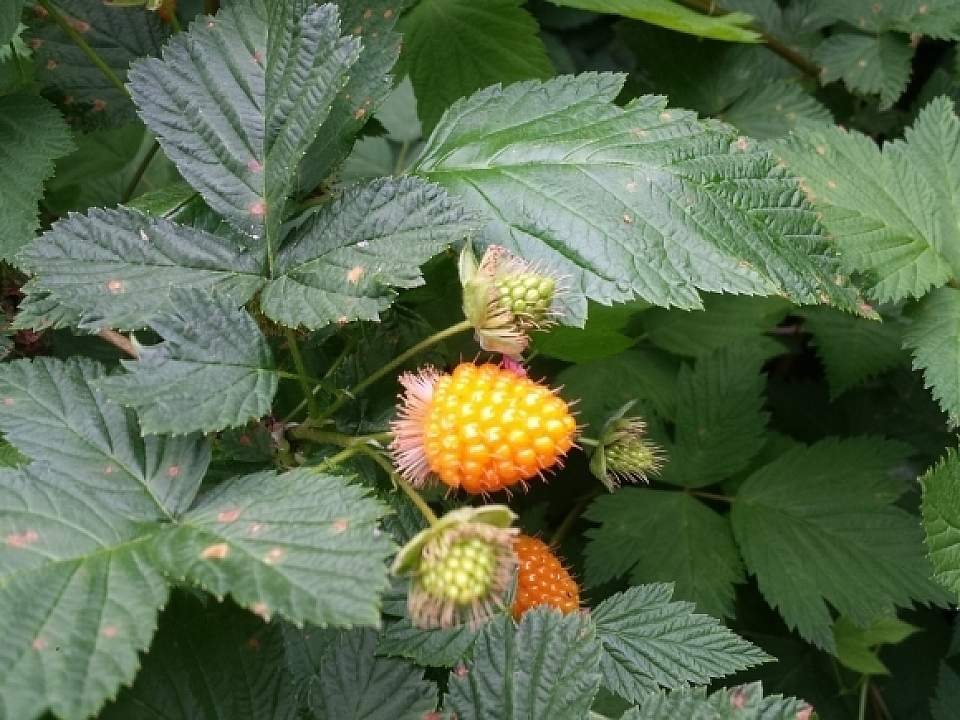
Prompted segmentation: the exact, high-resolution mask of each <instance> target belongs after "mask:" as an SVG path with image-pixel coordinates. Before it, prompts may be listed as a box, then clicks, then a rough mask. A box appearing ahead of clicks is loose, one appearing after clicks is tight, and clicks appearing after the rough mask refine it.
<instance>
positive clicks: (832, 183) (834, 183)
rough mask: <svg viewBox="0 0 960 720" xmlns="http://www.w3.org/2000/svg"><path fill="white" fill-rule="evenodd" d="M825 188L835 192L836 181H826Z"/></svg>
mask: <svg viewBox="0 0 960 720" xmlns="http://www.w3.org/2000/svg"><path fill="white" fill-rule="evenodd" d="M827 187H828V188H830V189H831V190H836V189H837V181H836V180H827Z"/></svg>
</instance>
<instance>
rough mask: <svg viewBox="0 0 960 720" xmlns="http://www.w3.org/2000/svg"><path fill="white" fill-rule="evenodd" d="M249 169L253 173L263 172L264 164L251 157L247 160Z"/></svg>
mask: <svg viewBox="0 0 960 720" xmlns="http://www.w3.org/2000/svg"><path fill="white" fill-rule="evenodd" d="M247 170H249V171H250V172H252V173H258V172H263V165H262V164H261V162H260V161H259V160H257V159H256V158H250V159H249V160H247Z"/></svg>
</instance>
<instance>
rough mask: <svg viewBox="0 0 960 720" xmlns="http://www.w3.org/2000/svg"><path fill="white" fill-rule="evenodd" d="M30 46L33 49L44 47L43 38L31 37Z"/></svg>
mask: <svg viewBox="0 0 960 720" xmlns="http://www.w3.org/2000/svg"><path fill="white" fill-rule="evenodd" d="M30 47H31V49H33V50H39V49H40V48H41V47H43V40H42V39H41V38H30Z"/></svg>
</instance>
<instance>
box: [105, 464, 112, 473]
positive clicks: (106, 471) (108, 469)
mask: <svg viewBox="0 0 960 720" xmlns="http://www.w3.org/2000/svg"><path fill="white" fill-rule="evenodd" d="M103 474H104V475H113V465H107V466H106V467H105V468H104V469H103Z"/></svg>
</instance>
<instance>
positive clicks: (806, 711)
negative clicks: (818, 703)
mask: <svg viewBox="0 0 960 720" xmlns="http://www.w3.org/2000/svg"><path fill="white" fill-rule="evenodd" d="M812 716H813V705H807V706H806V707H803V708H801V709H800V710H798V711H797V720H810V718H811V717H812Z"/></svg>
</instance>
